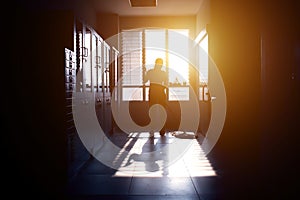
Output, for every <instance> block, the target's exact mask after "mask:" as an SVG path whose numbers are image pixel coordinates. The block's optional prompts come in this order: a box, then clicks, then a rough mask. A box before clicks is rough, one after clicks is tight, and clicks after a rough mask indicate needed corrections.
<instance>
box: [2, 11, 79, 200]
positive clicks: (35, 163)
mask: <svg viewBox="0 0 300 200" xmlns="http://www.w3.org/2000/svg"><path fill="white" fill-rule="evenodd" d="M73 21H74V15H73V14H72V12H69V11H50V10H38V11H37V10H28V9H24V8H19V9H18V11H17V15H16V18H15V21H14V23H13V25H14V29H13V30H14V31H12V33H11V34H12V35H11V36H12V43H11V44H10V46H9V48H11V49H13V57H12V60H11V62H10V64H11V65H10V68H9V73H8V74H6V75H7V76H8V77H7V78H8V81H7V91H8V94H9V99H8V105H10V106H9V109H7V115H6V119H8V124H7V126H8V133H7V136H8V140H7V142H6V144H9V145H7V146H5V148H6V147H7V149H6V150H5V152H6V153H8V154H9V156H8V157H9V161H8V162H7V163H6V165H8V167H7V168H8V170H9V173H7V172H6V175H7V182H6V183H7V184H6V185H7V186H10V187H12V188H15V189H16V188H18V191H16V192H19V193H20V194H23V195H24V196H26V195H27V194H29V195H30V196H32V195H34V196H36V197H40V198H44V196H45V195H48V196H49V197H53V198H55V197H56V195H59V196H63V192H64V187H65V183H66V180H67V179H66V178H67V177H66V175H67V174H66V170H67V163H66V161H67V160H66V156H67V151H66V148H67V146H66V134H65V102H64V100H65V88H64V82H65V79H64V73H65V72H64V48H65V47H66V48H69V49H73V37H72V35H73ZM5 180H6V179H5ZM52 195H54V196H52Z"/></svg>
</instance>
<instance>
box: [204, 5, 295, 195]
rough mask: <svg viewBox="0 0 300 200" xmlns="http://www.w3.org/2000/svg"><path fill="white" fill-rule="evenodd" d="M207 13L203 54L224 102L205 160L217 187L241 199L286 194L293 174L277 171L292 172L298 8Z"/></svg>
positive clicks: (214, 8) (227, 8)
mask: <svg viewBox="0 0 300 200" xmlns="http://www.w3.org/2000/svg"><path fill="white" fill-rule="evenodd" d="M210 8H211V12H210V13H211V18H210V20H211V21H210V22H211V23H210V24H209V25H208V34H209V40H210V41H209V43H210V55H211V56H212V58H213V60H214V61H215V63H216V65H217V66H218V68H219V70H220V73H221V75H222V78H223V81H224V84H225V89H226V96H227V114H226V120H225V125H224V129H223V132H222V134H221V136H220V139H219V141H218V143H217V145H216V147H215V149H214V150H213V152H211V154H212V155H215V157H214V159H216V163H217V165H219V167H220V169H223V170H224V171H225V172H226V173H224V174H225V175H224V176H225V179H224V181H225V183H224V187H225V188H226V189H228V190H229V191H232V195H236V196H243V197H246V196H247V195H248V194H249V191H252V192H253V193H254V194H257V193H260V194H261V193H265V194H266V196H268V195H270V196H273V195H274V196H275V195H279V196H280V195H283V196H284V195H286V194H287V193H288V194H292V193H293V191H294V190H295V188H294V186H293V182H292V180H293V179H294V178H292V174H293V172H295V171H294V170H292V171H289V172H288V173H283V171H286V169H287V168H289V169H290V168H292V169H294V168H295V167H296V165H295V157H296V155H298V151H297V150H296V148H295V142H294V141H295V140H297V138H298V134H297V130H298V129H299V125H298V122H299V109H297V107H299V106H298V103H295V102H296V101H298V102H299V91H300V90H299V80H297V81H296V80H294V79H293V78H292V77H291V74H292V73H293V72H294V71H297V70H296V68H297V69H298V68H299V62H298V61H296V60H297V59H299V58H298V57H299V55H298V54H297V53H295V52H297V49H298V48H299V47H298V46H299V25H298V24H299V23H297V20H296V19H299V14H297V12H296V11H297V10H298V11H299V3H298V4H295V2H293V1H287V2H285V3H283V4H282V2H281V3H279V2H274V1H272V3H271V2H270V3H269V2H267V1H265V2H263V1H237V0H232V1H226V2H225V1H221V0H211V2H210ZM292 79H293V80H292ZM282 92H283V93H284V94H283V93H282ZM271 177H272V179H270V178H271ZM279 180H280V181H279ZM281 181H283V182H285V183H287V182H290V183H289V184H287V185H286V184H282V182H281ZM274 188H276V189H275V190H276V191H274ZM283 191H284V192H283ZM249 197H250V198H251V195H250V196H247V198H249ZM240 198H241V197H240Z"/></svg>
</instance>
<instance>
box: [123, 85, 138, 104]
mask: <svg viewBox="0 0 300 200" xmlns="http://www.w3.org/2000/svg"><path fill="white" fill-rule="evenodd" d="M122 92H123V96H122V99H123V101H132V100H137V101H141V100H143V88H123V89H122Z"/></svg>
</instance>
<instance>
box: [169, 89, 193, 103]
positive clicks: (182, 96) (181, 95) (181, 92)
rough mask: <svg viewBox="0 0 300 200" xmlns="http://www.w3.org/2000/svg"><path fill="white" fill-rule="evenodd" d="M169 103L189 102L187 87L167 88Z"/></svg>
mask: <svg viewBox="0 0 300 200" xmlns="http://www.w3.org/2000/svg"><path fill="white" fill-rule="evenodd" d="M169 100H170V101H176V100H177V101H187V100H189V87H170V88H169Z"/></svg>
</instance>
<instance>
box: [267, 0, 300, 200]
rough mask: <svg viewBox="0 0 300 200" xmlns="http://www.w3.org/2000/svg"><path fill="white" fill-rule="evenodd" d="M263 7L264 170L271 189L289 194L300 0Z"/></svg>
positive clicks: (297, 114) (299, 84) (298, 114)
mask: <svg viewBox="0 0 300 200" xmlns="http://www.w3.org/2000/svg"><path fill="white" fill-rule="evenodd" d="M262 8H263V12H262V19H263V20H262V27H261V29H262V68H263V71H262V83H263V85H262V86H263V90H262V91H263V93H262V94H263V95H262V96H263V101H262V102H263V115H262V116H263V127H262V130H263V143H262V144H263V148H262V149H263V152H262V164H263V172H264V175H265V178H266V181H265V182H266V185H269V188H268V190H269V191H268V192H269V193H273V191H274V189H275V190H276V191H281V197H285V198H286V196H285V195H284V194H289V195H293V194H295V192H294V191H295V190H296V186H295V185H296V184H295V183H296V180H297V179H298V178H299V176H297V175H296V174H297V169H299V164H298V163H299V162H298V161H297V157H299V144H297V143H298V141H299V128H300V126H299V122H300V109H299V108H300V107H299V102H300V98H299V95H300V78H299V69H300V63H299V57H300V55H299V47H300V25H299V18H300V15H299V10H300V3H299V1H292V0H289V1H286V2H285V3H283V4H282V3H280V2H273V3H272V4H269V3H267V2H265V3H264V4H263V5H262ZM286 169H288V170H286ZM284 171H285V172H284ZM278 180H280V182H279V181H278Z"/></svg>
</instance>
